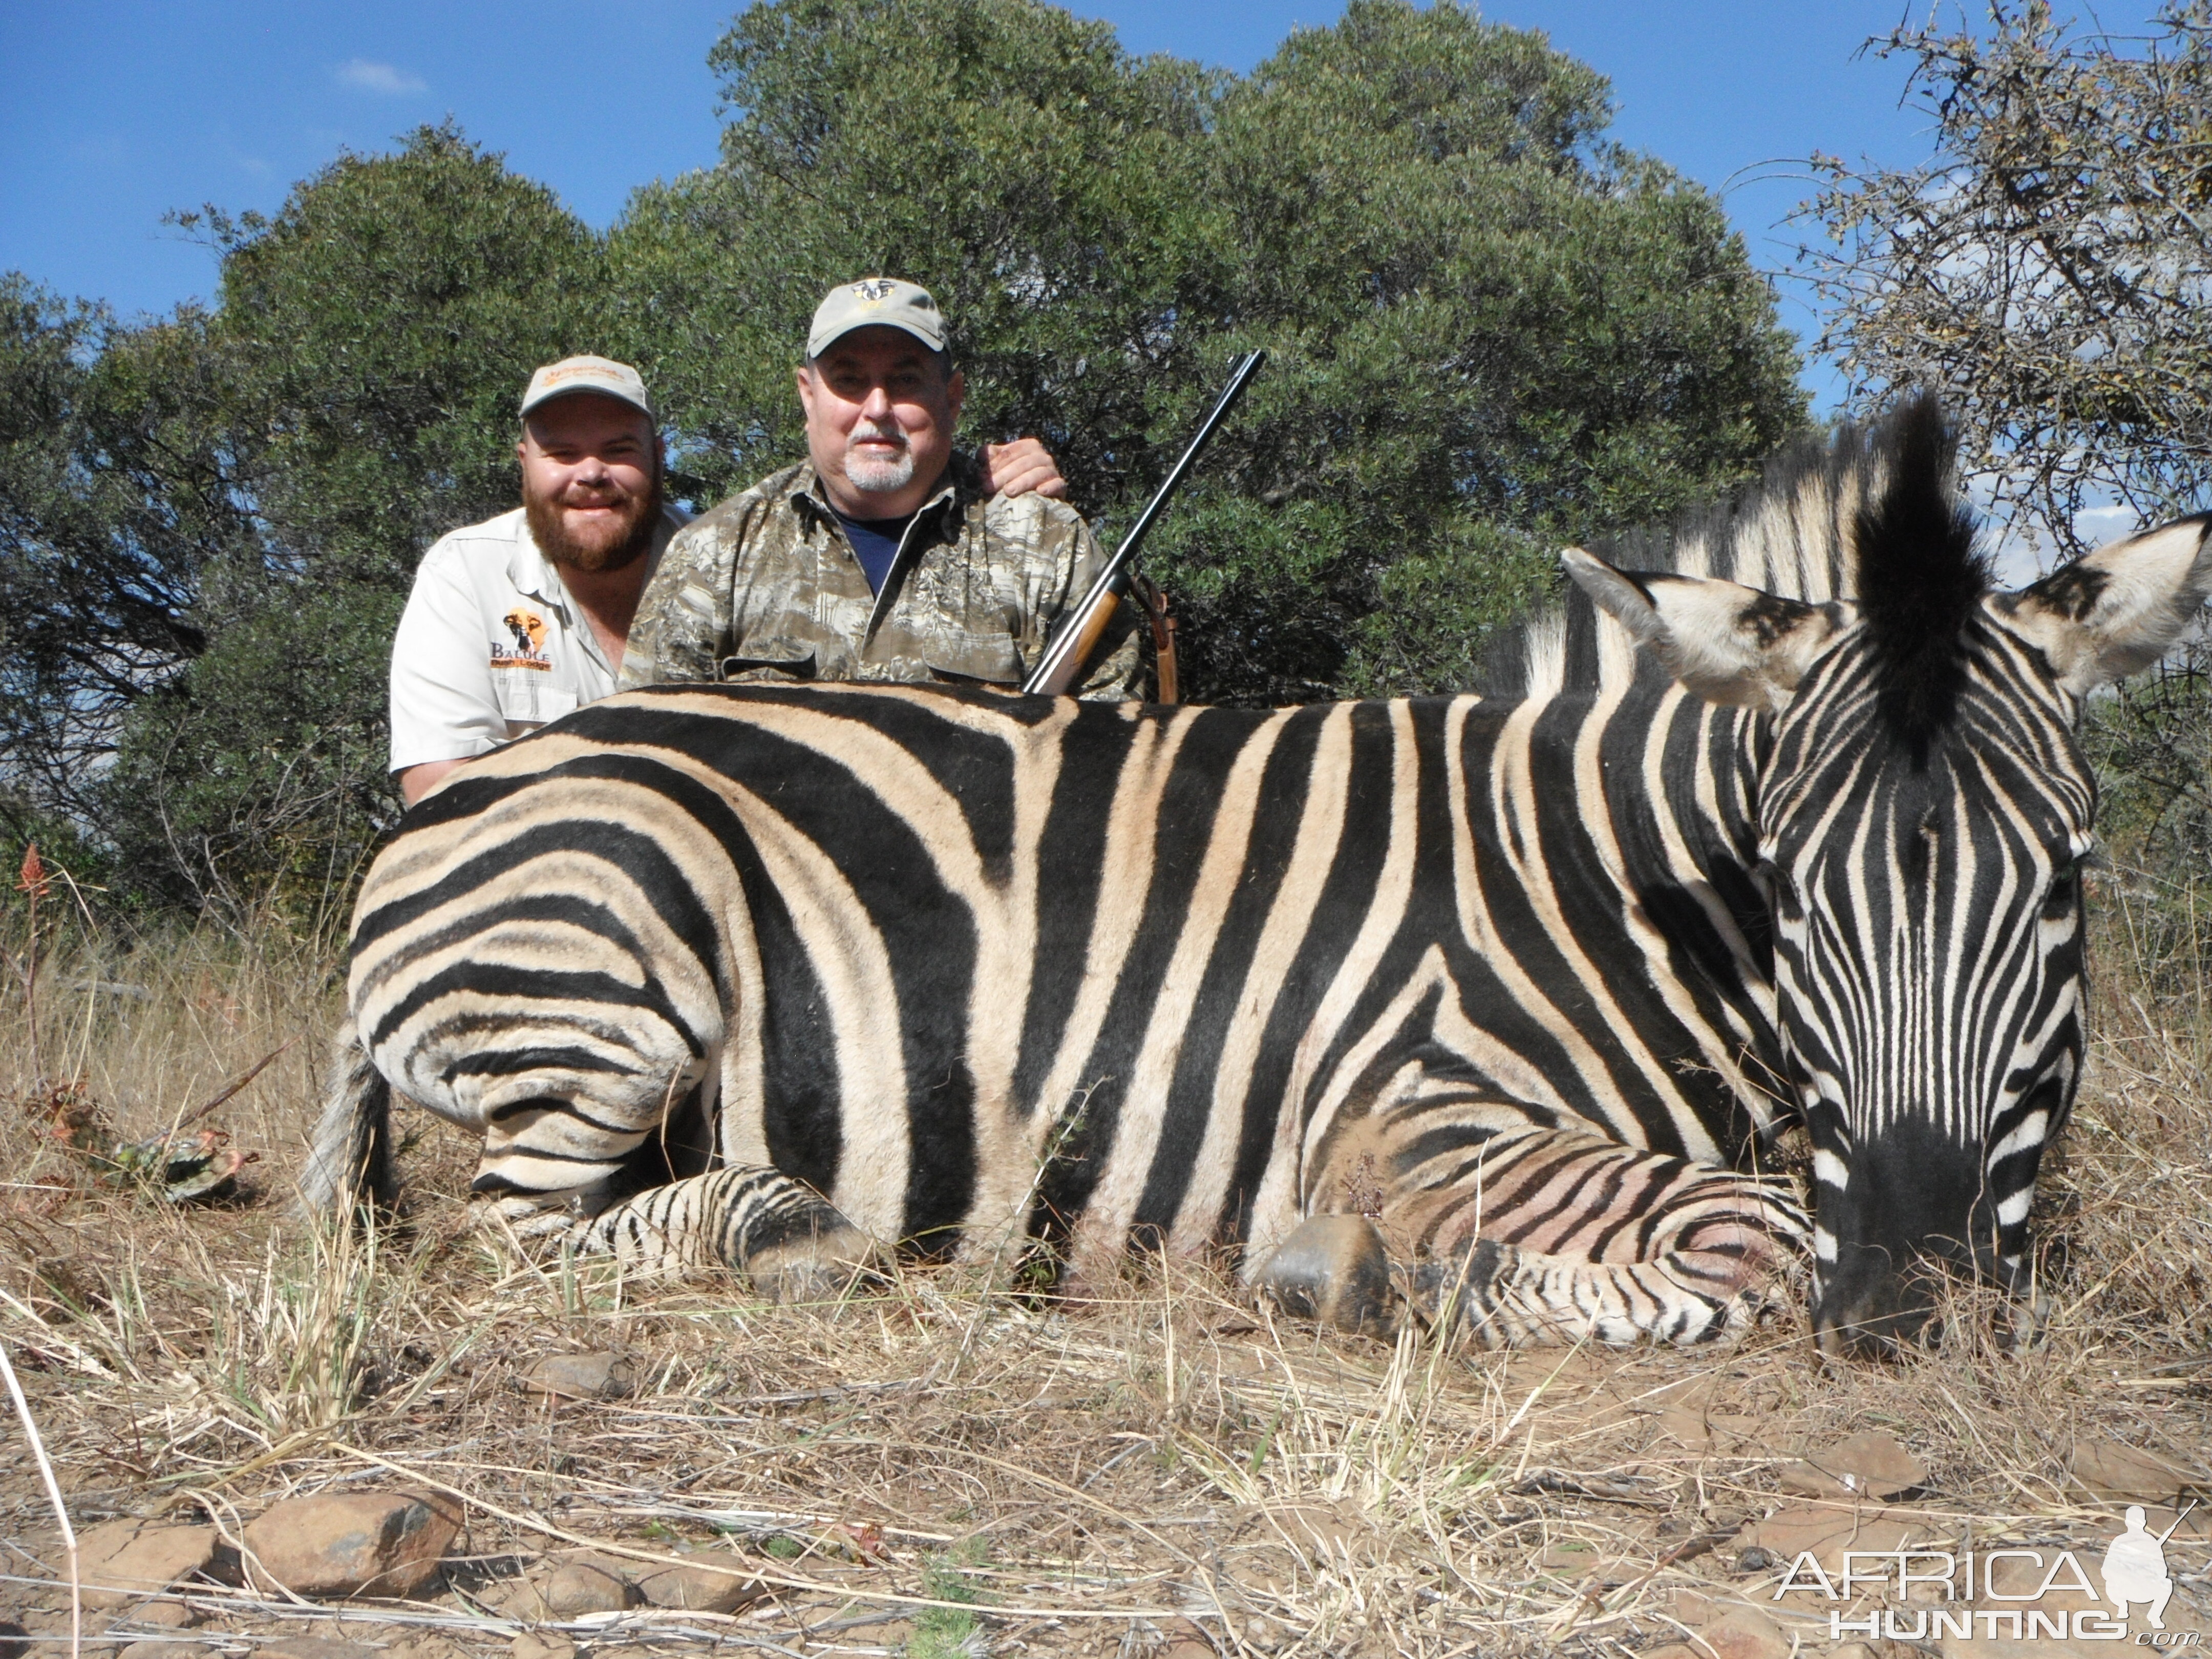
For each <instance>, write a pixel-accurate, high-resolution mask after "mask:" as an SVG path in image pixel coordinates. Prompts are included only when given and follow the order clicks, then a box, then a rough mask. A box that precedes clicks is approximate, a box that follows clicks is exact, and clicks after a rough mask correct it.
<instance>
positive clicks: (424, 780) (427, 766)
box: [399, 760, 460, 806]
mask: <svg viewBox="0 0 2212 1659" xmlns="http://www.w3.org/2000/svg"><path fill="white" fill-rule="evenodd" d="M459 764H460V762H459V761H457V760H449V761H424V762H423V763H422V764H421V765H419V766H410V767H409V768H408V769H406V770H405V771H404V772H402V773H401V774H400V775H399V798H400V799H402V800H404V801H405V802H406V803H407V804H408V805H410V806H412V805H414V804H415V803H416V801H418V800H420V799H422V797H423V796H425V795H427V794H428V793H430V789H431V786H432V785H434V784H436V783H438V782H440V781H442V780H443V779H444V777H445V775H446V774H447V773H448V772H450V771H452V770H453V769H454V768H455V767H457V766H459Z"/></svg>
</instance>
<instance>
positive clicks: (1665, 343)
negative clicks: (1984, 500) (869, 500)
mask: <svg viewBox="0 0 2212 1659" xmlns="http://www.w3.org/2000/svg"><path fill="white" fill-rule="evenodd" d="M713 61H714V64H715V66H716V67H717V69H718V70H720V73H721V74H722V76H723V80H724V87H725V94H724V102H725V106H726V109H727V111H728V112H729V115H730V117H731V119H730V123H729V125H728V127H727V129H726V132H725V136H724V141H723V161H722V165H721V166H720V167H718V168H716V169H714V171H712V172H710V173H700V174H694V175H691V176H690V177H687V178H684V179H679V180H678V181H677V182H676V183H675V184H673V185H665V186H660V187H656V188H655V189H653V190H651V191H646V192H643V193H641V196H640V197H639V198H638V200H637V202H636V203H635V204H634V206H633V209H632V211H631V212H630V214H629V216H628V217H627V219H626V220H625V222H624V223H623V225H622V226H621V227H620V228H618V229H617V232H616V234H615V236H614V238H613V243H612V248H611V258H612V263H613V264H614V266H615V268H616V270H617V271H618V272H619V273H621V280H620V286H621V288H622V289H623V293H624V295H625V304H626V307H627V309H626V312H625V319H624V320H625V324H626V325H627V326H628V327H629V331H630V332H629V338H630V339H631V340H632V341H633V342H634V343H635V349H636V350H638V351H639V352H640V353H641V355H643V356H650V357H653V378H654V383H655V384H656V385H657V386H662V387H664V388H665V395H666V396H667V398H668V399H669V402H670V405H671V410H672V411H673V414H674V416H675V419H676V421H677V422H678V426H679V427H680V428H682V429H683V430H684V433H685V435H687V437H688V438H689V439H690V441H691V442H692V446H693V447H691V448H690V449H689V450H687V452H686V461H685V465H686V467H687V470H689V471H690V472H692V473H693V474H695V475H696V476H697V477H699V478H700V479H701V480H702V482H703V483H705V484H706V485H707V486H708V489H710V491H711V493H714V494H720V493H721V492H722V491H723V490H725V489H728V488H730V487H732V486H733V485H736V484H738V483H742V482H744V481H745V480H746V479H748V478H749V477H751V476H755V475H757V474H758V473H761V472H763V471H767V470H768V469H769V467H770V466H772V465H778V464H781V462H782V461H784V460H785V459H788V458H790V457H791V456H792V455H793V454H795V453H799V447H800V435H799V426H798V411H797V405H796V400H795V399H794V398H793V394H792V391H791V385H790V372H791V368H792V366H793V361H794V359H795V357H796V356H797V349H796V343H797V342H798V341H799V339H800V338H801V337H803V332H804V329H805V318H806V315H807V313H808V311H809V309H810V308H811V306H812V304H813V301H815V299H816V298H817V296H818V295H819V294H820V293H821V291H822V290H823V289H824V288H826V287H827V286H828V285H829V283H832V282H834V281H836V280H840V279H842V278H844V277H848V276H854V275H859V274H861V273H863V272H872V271H882V270H890V271H896V272H899V273H901V274H903V275H908V276H913V277H915V278H916V279H917V280H920V281H921V282H923V283H927V285H929V286H930V287H931V288H933V289H934V290H935V291H936V292H937V293H938V295H939V298H940V300H942V301H944V303H945V307H946V309H947V312H948V313H949V314H950V316H951V319H952V320H953V323H954V326H955V330H956V333H957V339H958V349H959V353H960V356H961V357H962V359H963V362H964V364H965V366H966V368H967V370H968V374H969V387H970V411H971V412H970V416H969V430H970V431H971V432H973V433H975V434H976V435H988V436H996V435H1004V434H1009V433H1012V432H1013V431H1016V430H1029V431H1035V432H1037V433H1039V434H1041V435H1043V436H1044V437H1045V438H1046V439H1047V441H1048V442H1049V443H1051V444H1052V446H1053V447H1054V451H1055V453H1057V454H1059V455H1060V459H1061V463H1062V465H1063V467H1064V469H1065V470H1066V472H1067V473H1068V476H1069V477H1070V479H1071V481H1072V483H1073V486H1074V493H1075V495H1076V498H1077V499H1078V500H1079V501H1081V502H1082V503H1083V504H1084V506H1085V507H1086V509H1087V510H1089V511H1091V512H1092V513H1096V514H1098V515H1100V516H1102V517H1103V518H1104V519H1106V520H1109V522H1115V523H1126V522H1127V520H1128V519H1129V518H1130V517H1131V516H1133V513H1134V511H1135V509H1136V507H1137V506H1138V505H1139V503H1140V502H1141V501H1142V499H1143V497H1144V495H1145V493H1146V491H1147V490H1148V489H1149V488H1150V487H1151V485H1152V483H1154V482H1156V481H1157V479H1158V477H1159V475H1160V474H1161V473H1162V472H1163V471H1164V470H1165V467H1166V465H1167V462H1168V460H1169V459H1170V456H1171V455H1172V453H1173V451H1174V449H1175V448H1176V447H1177V446H1178V445H1179V443H1180V441H1181V440H1182V437H1183V435H1185V434H1186V433H1187V432H1188V429H1189V428H1190V426H1191V424H1192V423H1193V422H1194V420H1195V418H1196V416H1197V415H1198V413H1199V412H1200V410H1202V409H1203V408H1204V406H1205V404H1206V400H1207V399H1209V398H1211V396H1212V392H1213V391H1214V389H1215V387H1216V386H1217V385H1218V382H1219V380H1220V378H1221V375H1222V374H1223V371H1224V370H1225V366H1226V364H1227V362H1229V360H1230V359H1231V356H1233V355H1234V354H1235V353H1236V352H1237V351H1238V350H1241V349H1246V348H1249V347H1251V346H1255V345H1259V346H1265V347H1267V349H1269V350H1270V352H1271V353H1272V354H1273V366H1272V367H1271V368H1270V369H1269V371H1268V373H1267V374H1266V375H1265V376H1263V377H1262V379H1261V380H1260V382H1258V383H1257V385H1256V386H1255V390H1254V392H1253V394H1252V396H1251V397H1250V398H1249V400H1248V402H1247V404H1246V406H1245V410H1244V411H1243V413H1242V414H1241V415H1240V416H1239V419H1238V422H1237V426H1236V428H1234V429H1233V430H1232V431H1231V433H1230V434H1228V435H1226V436H1225V439H1224V440H1223V441H1222V442H1221V444H1220V447H1218V449H1217V451H1216V452H1215V453H1214V454H1213V455H1212V457H1211V458H1210V459H1209V461H1208V463H1207V466H1206V471H1205V474H1204V476H1203V477H1202V479H1201V481H1200V483H1198V484H1197V485H1196V486H1195V487H1194V489H1192V490H1191V491H1190V493H1189V495H1188V496H1187V497H1186V499H1185V500H1184V501H1182V503H1180V504H1179V505H1178V507H1177V508H1176V513H1175V514H1174V515H1173V516H1172V517H1171V518H1170V520H1168V521H1167V524H1166V526H1165V528H1164V531H1163V533H1162V535H1161V537H1160V539H1159V540H1158V543H1157V544H1155V549H1154V551H1153V553H1152V556H1151V559H1152V565H1153V568H1155V569H1156V570H1158V571H1160V572H1161V573H1163V574H1164V575H1165V576H1166V577H1167V578H1168V579H1169V580H1170V583H1171V585H1172V586H1174V587H1175V589H1176V592H1177V593H1178V595H1179V597H1180V598H1181V599H1182V603H1183V604H1184V605H1185V607H1186V609H1187V611H1188V619H1189V625H1188V627H1187V629H1186V633H1185V638H1186V640H1187V641H1188V653H1189V658H1190V667H1191V670H1192V672H1191V674H1190V676H1189V678H1188V680H1187V684H1189V685H1190V688H1191V690H1193V691H1194V693H1195V695H1197V696H1201V697H1206V698H1211V699H1215V700H1242V701H1260V702H1274V701H1283V700H1286V699H1293V698H1306V697H1315V696H1340V695H1346V694H1348V693H1352V694H1356V693H1365V692H1370V691H1381V690H1441V689H1449V688H1453V687H1456V686H1460V685H1464V684H1467V683H1468V680H1469V678H1471V676H1472V673H1473V664H1474V656H1475V652H1476V649H1477V647H1478V646H1479V644H1480V637H1481V635H1482V634H1483V632H1484V631H1485V630H1486V629H1487V628H1488V627H1490V626H1492V625H1494V624H1495V623H1498V622H1499V621H1502V620H1504V618H1506V617H1510V616H1512V615H1514V614H1516V613H1517V612H1518V611H1519V610H1520V609H1521V608H1522V605H1525V604H1526V602H1527V601H1528V598H1529V597H1530V596H1531V594H1532V593H1533V592H1536V591H1538V590H1539V589H1540V588H1541V586H1543V585H1544V584H1546V583H1547V582H1548V581H1549V580H1551V554H1552V552H1553V550H1554V544H1555V543H1556V542H1557V541H1558V540H1559V538H1563V537H1565V536H1568V535H1572V534H1586V533H1589V532H1591V531H1593V530H1595V529H1596V528H1598V527H1601V526H1610V525H1620V524H1624V523H1627V522H1631V521H1633V520H1640V519H1644V518H1648V517H1651V516H1655V515H1657V514H1661V513H1666V512H1668V511H1669V510H1670V509H1672V508H1674V507H1677V506H1679V505H1680V504H1681V503H1682V502H1683V501H1686V500H1687V499H1689V498H1690V497H1692V496H1694V495H1702V494H1705V493H1710V492H1712V491H1714V490H1717V489H1720V488H1723V487H1724V486H1725V485H1727V484H1729V483H1733V482H1735V481H1736V480H1737V479H1739V478H1741V477H1744V476H1745V475H1746V474H1747V472H1748V471H1749V470H1750V469H1751V467H1752V465H1753V463H1754V462H1755V461H1756V460H1757V459H1758V458H1759V456H1760V455H1762V454H1763V453H1765V451H1766V450H1768V449H1769V448H1771V447H1772V445H1773V444H1774V442H1775V441H1777V440H1778V438H1779V437H1780V436H1782V435H1784V433H1786V432H1787V431H1789V430H1790V428H1792V427H1793V426H1795V425H1796V424H1798V423H1800V422H1802V419H1803V418H1804V404H1803V399H1802V394H1800V393H1799V392H1798V391H1797V390H1796V387H1795V386H1794V384H1793V375H1794V371H1795V367H1796V359H1795V356H1794V355H1793V353H1792V351H1791V349H1790V345H1789V343H1788V341H1787V339H1786V337H1784V335H1783V334H1782V332H1781V331H1779V330H1778V328H1777V327H1776V325H1775V321H1774V313H1773V306H1772V300H1771V295H1770V294H1769V292H1768V290H1767V289H1766V287H1765V283H1763V282H1761V281H1760V280H1759V277H1758V276H1756V275H1755V274H1754V273H1753V271H1752V270H1751V269H1750V267H1749V265H1748V264H1747V261H1746V259H1745V257H1744V252H1743V249H1742V247H1741V244H1740V242H1739V241H1737V240H1735V238H1733V237H1731V236H1730V235H1729V233H1728V231H1727V228H1726V226H1725V223H1724V222H1723V218H1722V216H1721V214H1720V211H1719V210H1718V207H1717V204H1715V203H1714V202H1713V201H1712V199H1711V197H1708V196H1707V195H1705V193H1704V192H1703V191H1699V189H1697V188H1696V187H1695V186H1693V185H1687V184H1685V183H1684V182H1682V181H1681V180H1680V179H1677V178H1676V177H1674V175H1673V174H1672V173H1669V172H1668V171H1667V170H1666V169H1665V168H1664V167H1662V166H1660V165H1659V164H1658V163H1656V162H1654V161H1649V160H1646V159H1643V158H1638V157H1634V156H1631V155H1626V153H1625V152H1622V151H1620V149H1618V148H1617V147H1615V146H1613V145H1610V144H1608V143H1606V142H1605V141H1604V140H1603V138H1602V137H1601V134H1602V131H1603V128H1604V126H1605V124H1606V122H1607V119H1608V118H1609V115H1610V106H1609V104H1608V102H1607V91H1606V85H1605V82H1603V80H1602V79H1601V77H1599V76H1596V75H1595V74H1593V73H1592V72H1591V71H1590V70H1588V69H1586V68H1584V67H1583V66H1582V65H1580V64H1576V63H1574V62H1573V61H1572V60H1571V59H1569V58H1565V57H1564V56H1562V55H1560V54H1559V53H1557V52H1553V51H1551V50H1550V49H1549V47H1548V46H1546V45H1545V44H1544V42H1543V40H1542V38H1541V36H1539V35H1535V34H1531V33H1524V32H1521V31H1516V30H1512V29H1507V28H1499V27H1491V26H1488V25H1486V24H1484V23H1482V22H1481V21H1479V20H1478V19H1477V17H1476V16H1475V15H1474V13H1472V12H1471V11H1468V10H1465V9H1461V8H1459V7H1457V6H1455V5H1451V4H1449V3H1446V4H1440V5H1437V6H1436V7H1434V8H1433V9H1430V10H1427V11H1417V10H1415V9H1413V7H1411V6H1410V5H1407V4H1402V3H1395V0H1355V3H1354V4H1353V5H1352V7H1351V8H1350V9H1348V10H1347V12H1346V15H1345V18H1344V20H1343V21H1342V22H1340V24H1338V25H1337V26H1336V27H1333V28H1328V29H1315V30H1304V31H1300V32H1298V33H1296V34H1294V35H1293V36H1292V38H1291V41H1290V42H1289V44H1288V45H1286V46H1285V48H1284V49H1283V51H1282V52H1279V54H1278V55H1277V56H1276V57H1275V58H1273V59H1272V60H1271V61H1270V62H1269V63H1267V64H1264V65H1262V66H1261V69H1260V70H1258V71H1257V73H1256V74H1255V75H1254V76H1252V77H1251V78H1250V79H1249V81H1241V82H1240V81H1237V80H1235V79H1234V78H1233V77H1229V76H1215V75H1208V74H1206V73H1203V72H1201V71H1200V70H1197V69H1195V68H1194V67H1193V66H1191V65H1188V64H1177V63H1175V62H1172V61H1171V60H1166V59H1162V58H1151V59H1144V60H1138V59H1134V58H1130V57H1129V56H1128V55H1127V54H1126V53H1124V52H1121V50H1120V49H1119V47H1118V46H1116V45H1115V42H1114V40H1113V38H1112V36H1111V34H1110V33H1108V32H1107V31H1106V30H1105V29H1104V28H1103V27H1101V26H1098V25H1095V24H1089V23H1084V22H1080V21H1077V20H1075V19H1073V18H1072V17H1070V16H1069V15H1067V14H1066V13H1065V12H1062V11H1060V10H1058V9H1054V8H1052V7H1048V6H1043V5H1038V4H1035V3H1030V0H911V3H908V4H904V5H902V6H900V7H898V8H896V9H886V8H882V7H873V6H867V5H863V4H860V3H858V0H782V3H773V4H757V5H755V6H753V7H752V8H751V9H749V10H747V11H746V12H745V13H744V14H743V15H741V16H740V17H739V18H738V21H737V22H736V24H735V25H734V26H733V27H732V30H731V32H730V33H729V34H728V35H727V36H726V37H725V39H724V40H723V41H722V43H721V44H720V46H718V47H717V48H716V51H715V52H714V60H713ZM656 353H658V354H659V355H658V356H655V354H656Z"/></svg>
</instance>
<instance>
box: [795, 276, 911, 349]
mask: <svg viewBox="0 0 2212 1659" xmlns="http://www.w3.org/2000/svg"><path fill="white" fill-rule="evenodd" d="M856 328H897V329H903V330H905V331H906V332H908V334H911V335H913V336H914V337H915V339H917V340H919V341H921V343H922V344H924V345H926V346H927V347H928V348H929V349H931V350H932V351H942V350H944V349H945V313H943V312H941V311H939V309H938V308H937V301H934V300H933V299H931V298H930V297H929V290H928V289H926V288H922V287H920V286H918V285H917V284H915V283H902V282H901V281H900V280H899V279H898V278H897V277H896V276H864V277H862V278H861V279H860V281H859V282H857V283H841V284H840V285H839V286H837V287H836V288H833V289H830V290H829V293H828V294H826V295H823V298H822V303H821V304H820V305H818V306H817V307H814V325H813V326H812V327H811V328H810V329H808V330H807V331H806V355H807V356H809V357H819V356H821V355H822V354H823V352H825V351H827V350H829V348H830V347H831V346H833V345H835V344H836V343H837V342H838V341H839V340H842V338H844V337H845V336H847V335H848V334H850V333H851V332H852V331H854V329H856Z"/></svg>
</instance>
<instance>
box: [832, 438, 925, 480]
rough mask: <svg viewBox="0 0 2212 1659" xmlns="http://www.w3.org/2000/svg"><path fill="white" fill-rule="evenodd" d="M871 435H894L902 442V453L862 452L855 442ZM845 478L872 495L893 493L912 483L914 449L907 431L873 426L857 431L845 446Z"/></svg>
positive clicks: (895, 439) (857, 442)
mask: <svg viewBox="0 0 2212 1659" xmlns="http://www.w3.org/2000/svg"><path fill="white" fill-rule="evenodd" d="M868 438H878V439H880V438H888V439H890V440H891V441H894V442H896V444H897V445H898V447H899V449H898V453H897V454H896V455H889V456H881V457H878V456H875V455H864V454H861V453H859V452H858V451H857V450H856V449H855V448H854V446H855V445H857V444H859V443H860V441H862V440H863V439H868ZM845 482H846V483H848V484H850V485H852V486H853V488H854V489H857V490H860V492H861V493H862V494H864V495H891V494H893V493H894V492H896V491H898V490H901V489H905V488H906V487H907V486H908V484H910V483H913V482H914V450H913V448H912V447H910V446H909V445H908V443H907V441H906V434H905V433H903V432H901V431H899V430H897V429H896V428H893V429H891V430H890V431H888V432H886V431H884V430H883V429H882V428H873V427H872V428H865V429H863V430H860V431H857V432H855V433H854V434H853V436H852V439H851V441H849V442H848V444H847V446H846V449H845Z"/></svg>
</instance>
